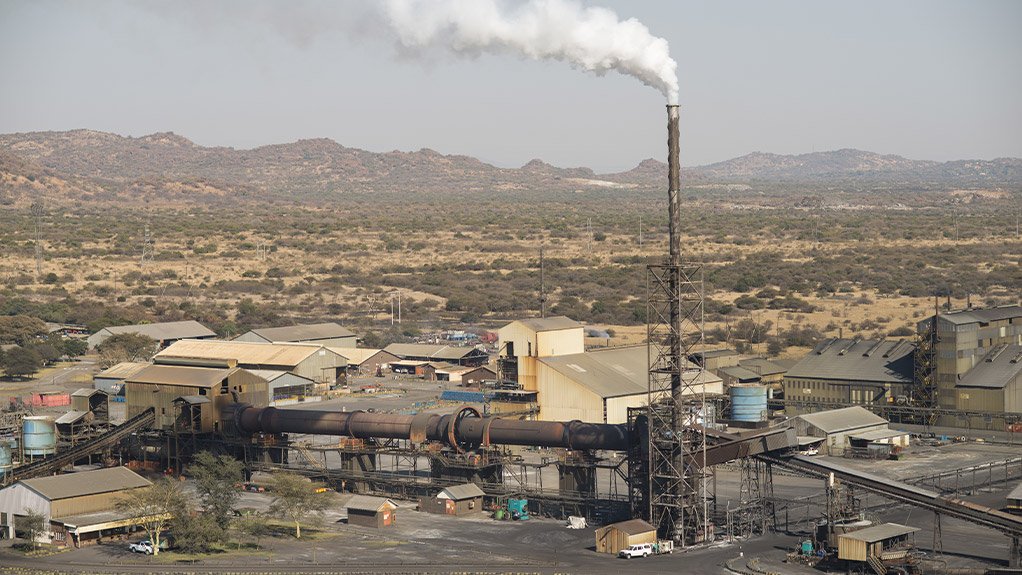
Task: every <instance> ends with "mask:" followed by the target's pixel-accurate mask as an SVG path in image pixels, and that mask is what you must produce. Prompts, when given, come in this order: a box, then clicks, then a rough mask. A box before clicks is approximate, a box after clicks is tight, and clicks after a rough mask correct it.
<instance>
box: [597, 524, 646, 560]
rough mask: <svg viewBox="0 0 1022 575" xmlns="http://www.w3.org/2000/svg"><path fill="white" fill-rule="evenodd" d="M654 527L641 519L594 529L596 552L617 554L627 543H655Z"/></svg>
mask: <svg viewBox="0 0 1022 575" xmlns="http://www.w3.org/2000/svg"><path fill="white" fill-rule="evenodd" d="M656 541H657V540H656V527H653V526H652V525H650V524H649V523H646V522H645V521H643V520H642V519H630V520H628V521H621V522H620V523H612V524H610V525H606V526H604V527H600V528H599V529H597V530H596V552H597V553H611V554H613V555H617V554H618V552H619V551H621V550H622V549H624V548H626V547H628V546H629V545H638V544H640V543H656Z"/></svg>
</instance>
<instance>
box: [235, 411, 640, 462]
mask: <svg viewBox="0 0 1022 575" xmlns="http://www.w3.org/2000/svg"><path fill="white" fill-rule="evenodd" d="M230 409H233V411H234V421H235V422H236V424H237V427H238V429H240V430H241V431H243V432H245V433H249V434H251V433H308V434H315V435H345V436H348V437H357V438H360V439H368V438H379V439H412V438H413V435H418V437H419V438H421V439H428V440H431V441H441V442H444V443H446V444H448V445H451V446H452V447H455V448H459V447H460V446H462V445H469V446H477V445H490V444H494V445H527V446H534V447H563V448H567V449H592V450H596V449H605V450H611V451H625V450H627V449H628V428H627V426H626V425H614V424H605V423H584V422H581V421H568V422H562V421H524V420H518V419H501V418H499V417H479V416H478V413H475V411H474V410H471V408H461V409H459V410H457V411H456V412H455V413H453V414H447V415H438V414H420V415H417V416H412V415H395V414H389V413H366V412H363V411H352V412H338V411H318V410H305V409H277V408H275V407H263V408H258V407H251V406H248V405H237V404H236V405H233V406H232V407H231V408H230ZM466 410H470V411H466ZM452 420H453V421H454V424H453V430H452V429H451V427H452V425H451V422H452ZM452 431H453V432H452ZM416 432H418V433H416ZM452 440H453V442H452Z"/></svg>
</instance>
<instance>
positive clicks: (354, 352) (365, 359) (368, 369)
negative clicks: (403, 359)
mask: <svg viewBox="0 0 1022 575" xmlns="http://www.w3.org/2000/svg"><path fill="white" fill-rule="evenodd" d="M327 349H329V350H330V351H332V352H334V353H336V354H338V355H340V356H341V357H343V358H344V359H345V360H347V362H348V373H359V374H368V375H374V374H375V373H376V369H377V367H378V366H379V364H380V363H387V361H392V360H397V359H398V358H396V357H393V358H391V359H389V360H384V359H382V358H381V360H380V361H378V362H375V363H374V362H372V361H370V360H372V359H373V357H374V356H375V355H377V354H379V353H380V350H379V349H372V348H366V347H333V346H327Z"/></svg>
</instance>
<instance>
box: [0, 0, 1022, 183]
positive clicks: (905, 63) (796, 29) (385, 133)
mask: <svg viewBox="0 0 1022 575" xmlns="http://www.w3.org/2000/svg"><path fill="white" fill-rule="evenodd" d="M584 3H585V4H586V5H597V6H606V7H609V8H612V9H614V10H615V11H616V12H617V13H618V15H619V16H620V17H622V18H637V19H639V20H640V21H642V22H643V23H645V24H646V25H647V26H648V27H649V28H650V30H651V31H652V33H653V34H656V35H658V36H663V37H664V38H666V39H667V40H668V41H669V42H670V46H671V54H672V56H673V57H674V58H675V59H676V60H677V61H678V75H679V80H680V84H681V93H680V95H681V98H680V99H681V104H682V122H683V124H682V143H683V148H682V154H683V156H682V162H683V163H684V164H685V165H696V164H705V163H710V162H715V161H720V160H725V159H728V158H732V157H736V156H740V155H743V154H746V153H749V152H753V151H762V152H775V153H784V154H791V153H805V152H812V151H824V150H834V149H839V148H859V149H864V150H870V151H876V152H881V153H891V154H899V155H903V156H907V157H910V158H914V159H931V160H950V159H972V158H977V159H990V158H995V157H1003V156H1015V157H1022V32H1020V30H1022V2H1019V1H1016V0H1000V1H997V0H972V1H965V0H957V1H946V0H856V1H846V2H833V1H822V0H790V1H778V0H771V1H769V2H766V1H759V0H748V1H745V0H704V1H648V2H641V1H637V0H630V1H625V0H620V1H615V0H591V1H587V2H584ZM372 12H373V10H372V9H371V8H370V7H369V5H367V4H366V3H364V2H362V1H359V0H349V1H343V0H339V1H335V2H301V3H297V2H287V3H285V2H265V1H259V0H243V1H230V2H227V1H222V2H217V1H215V0H209V1H202V2H198V1H196V2H188V1H182V2H142V1H134V2H127V1H110V0H95V1H89V2H85V1H57V0H26V1H21V0H0V70H2V71H3V78H4V80H3V82H2V85H0V132H25V131H40V130H67V129H74V128H90V129H95V130H102V131H109V132H115V133H118V134H123V135H131V136H141V135H144V134H148V133H152V132H158V131H173V132H176V133H178V134H181V135H183V136H186V137H188V138H190V139H192V140H193V141H195V142H196V143H198V144H201V145H207V146H210V145H223V146H233V147H237V148H250V147H255V146H259V145H264V144H272V143H282V142H291V141H295V140H297V139H302V138H315V137H326V138H331V139H333V140H336V141H338V142H339V143H341V144H343V145H345V146H351V147H358V148H364V149H369V150H373V151H389V150H394V149H399V150H417V149H419V148H423V147H428V148H432V149H435V150H437V151H440V152H443V153H448V154H454V153H457V154H468V155H472V156H476V157H479V158H481V159H483V160H485V161H488V162H491V163H494V164H497V165H500V166H520V165H522V164H524V163H525V162H527V161H529V160H530V159H532V158H542V159H544V160H546V161H548V162H550V163H552V164H555V165H558V166H565V167H568V166H590V167H593V168H595V169H597V170H599V171H618V170H624V169H628V168H631V167H633V166H634V165H635V164H637V163H638V162H639V161H641V160H643V159H644V158H649V157H654V158H658V159H664V157H665V156H666V149H665V147H666V144H665V140H666V136H665V130H666V127H665V125H666V121H665V112H664V103H665V102H664V98H663V96H662V95H661V94H660V93H658V92H657V91H656V90H654V89H652V88H649V87H646V86H644V85H642V84H641V83H640V82H638V81H636V80H634V79H632V78H629V77H625V76H621V75H618V74H614V73H611V74H608V75H607V76H604V77H597V76H594V75H590V74H586V73H583V72H579V71H577V70H574V69H572V68H570V67H569V66H567V65H565V64H562V63H558V62H534V61H527V60H521V59H518V58H515V57H510V56H491V55H481V56H479V57H477V58H474V59H456V58H452V57H444V56H442V55H438V54H429V55H427V56H426V57H425V58H414V57H409V56H408V55H407V54H400V55H399V54H398V50H396V48H395V42H394V39H393V38H392V37H391V35H390V34H388V33H387V31H386V30H385V29H384V28H383V27H382V26H378V25H377V24H378V23H377V20H376V19H375V18H374V17H373V15H372Z"/></svg>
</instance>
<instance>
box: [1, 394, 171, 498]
mask: <svg viewBox="0 0 1022 575" xmlns="http://www.w3.org/2000/svg"><path fill="white" fill-rule="evenodd" d="M155 421H156V409H155V408H152V407H150V408H148V409H146V410H145V411H143V412H142V413H140V414H138V415H136V416H135V417H132V418H131V419H129V420H128V421H125V422H124V423H122V424H121V425H118V426H117V427H115V428H113V429H111V430H110V431H108V432H106V433H104V434H103V435H100V436H99V437H96V438H94V439H90V440H89V441H86V442H85V443H80V444H78V445H76V446H74V447H72V448H71V449H68V450H67V451H62V452H60V453H58V454H56V455H51V456H49V457H47V458H46V459H42V460H40V461H34V462H32V463H29V464H27V465H21V466H19V467H15V468H14V469H13V470H12V471H11V473H9V474H8V475H7V477H8V480H9V481H12V482H13V481H17V480H20V479H31V478H33V477H39V476H42V475H50V474H52V473H55V472H57V471H59V470H60V469H61V468H62V467H64V466H65V465H70V464H72V463H74V462H75V461H77V460H79V459H82V458H83V457H88V456H89V455H91V454H94V453H97V452H100V451H103V450H105V449H108V448H110V447H113V446H114V445H116V444H117V443H119V442H120V441H121V440H122V439H124V438H125V437H127V436H129V435H131V434H132V433H135V432H136V431H140V430H142V429H145V428H147V427H149V426H150V425H152V424H153V422H155Z"/></svg>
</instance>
